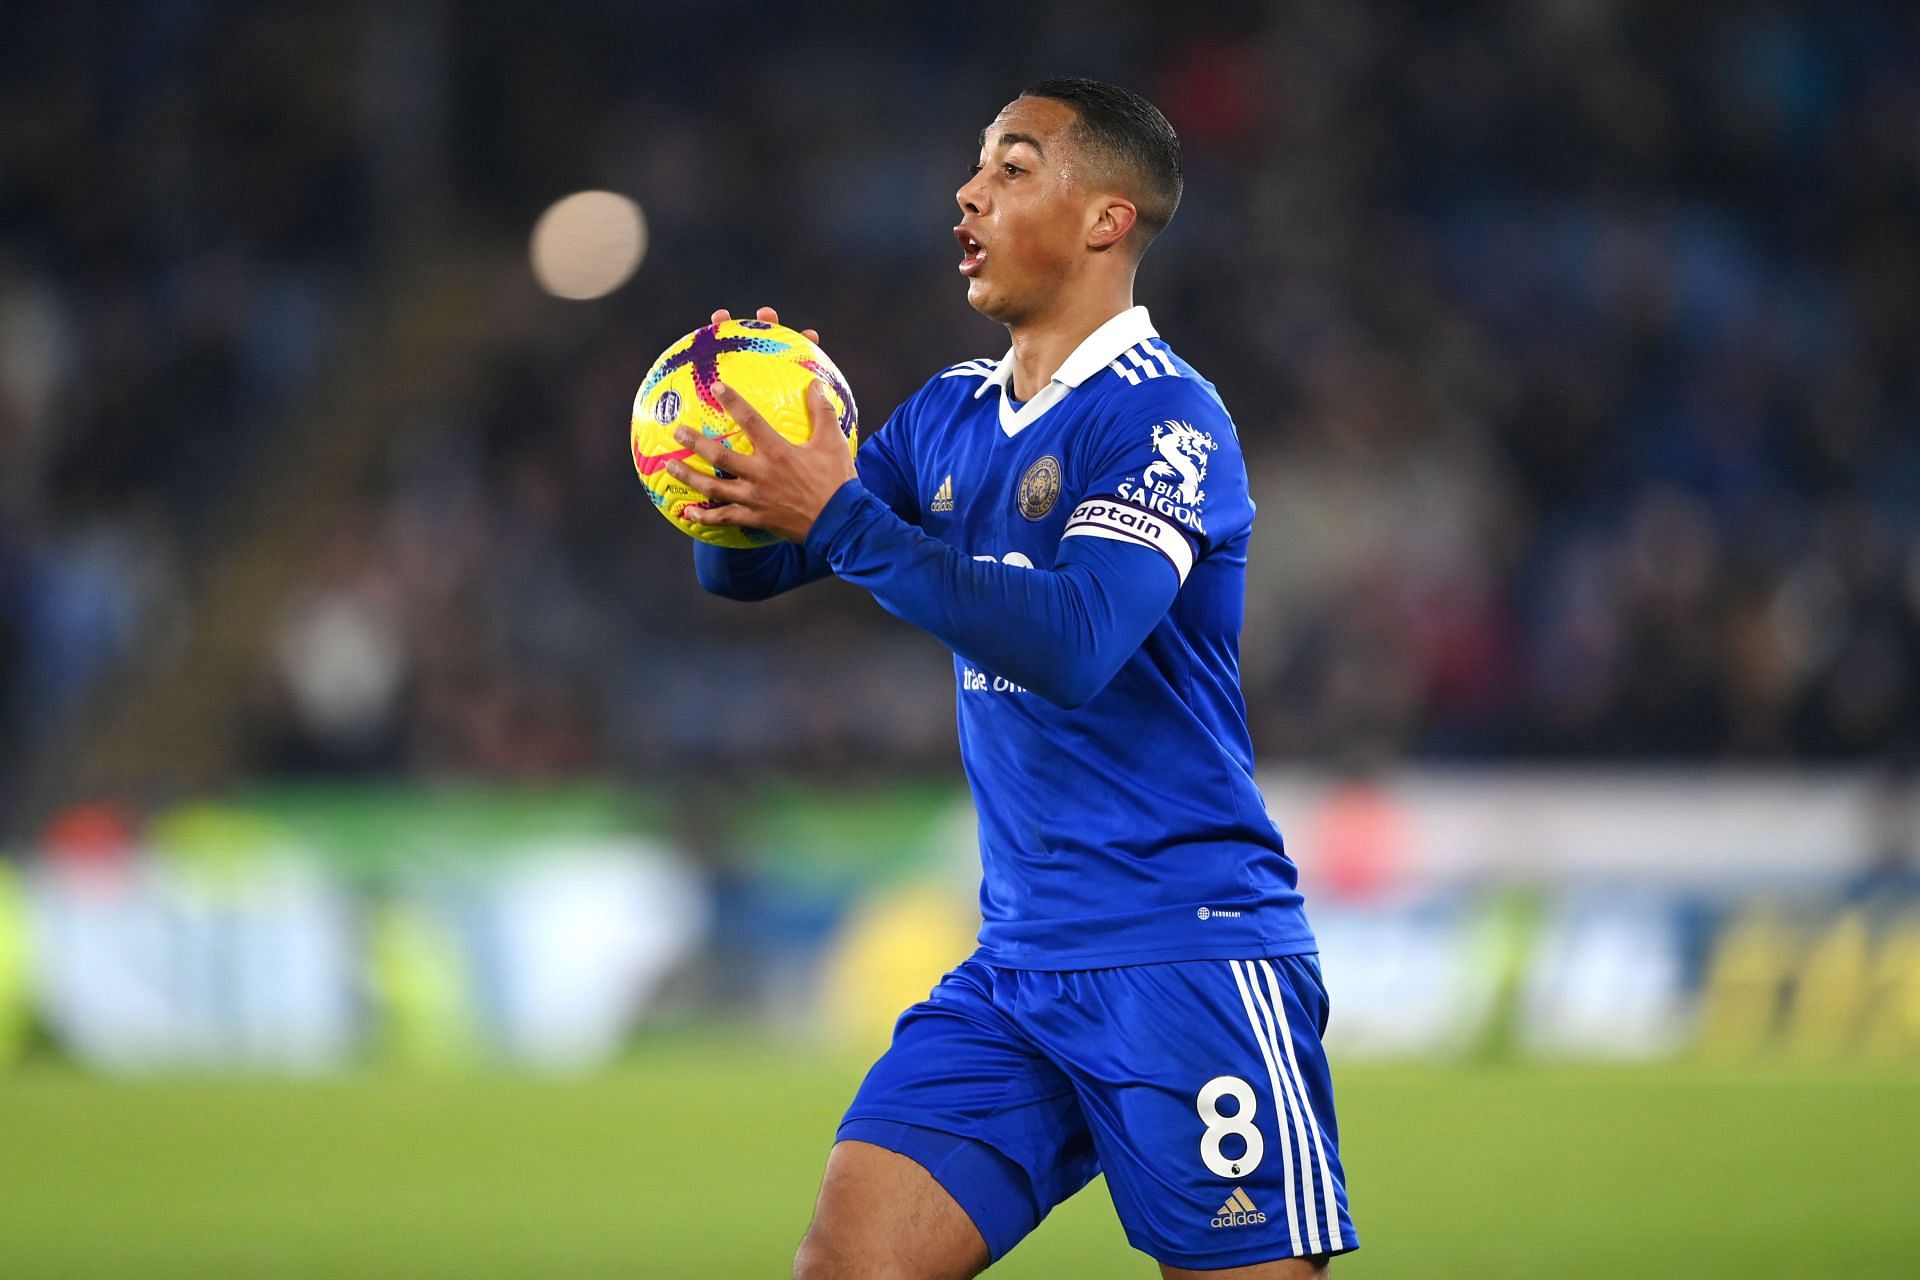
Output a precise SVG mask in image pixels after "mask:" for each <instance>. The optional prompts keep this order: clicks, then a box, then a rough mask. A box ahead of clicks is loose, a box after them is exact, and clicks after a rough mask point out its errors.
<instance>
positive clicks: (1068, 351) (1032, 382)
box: [1007, 280, 1133, 403]
mask: <svg viewBox="0 0 1920 1280" xmlns="http://www.w3.org/2000/svg"><path fill="white" fill-rule="evenodd" d="M1132 305H1133V284H1132V281H1131V280H1129V281H1128V282H1127V283H1126V284H1125V285H1124V286H1121V287H1118V288H1112V289H1082V290H1076V291H1074V294H1073V295H1072V296H1071V297H1069V298H1068V299H1067V300H1065V301H1064V302H1063V304H1062V306H1061V307H1060V309H1059V310H1057V311H1054V312H1052V313H1050V314H1048V315H1046V316H1043V317H1037V318H1035V319H1032V320H1027V321H1023V322H1022V323H1020V324H1010V325H1008V326H1007V333H1008V335H1009V336H1011V337H1012V339H1013V384H1012V386H1011V387H1010V388H1009V389H1010V390H1011V391H1012V392H1013V398H1014V399H1015V400H1018V401H1020V402H1022V403H1025V402H1026V401H1028V400H1031V399H1033V398H1034V397H1035V396H1037V395H1039V394H1040V392H1041V391H1042V390H1044V389H1045V388H1046V385H1047V384H1048V383H1049V382H1052V381H1053V375H1054V374H1056V373H1058V372H1059V371H1060V366H1061V365H1063V364H1065V363H1066V360H1067V357H1068V356H1070V355H1072V354H1073V352H1074V349H1075V348H1076V347H1078V346H1079V345H1080V344H1081V343H1083V342H1085V341H1086V340H1087V335H1088V334H1090V333H1092V332H1093V331H1094V330H1095V329H1098V328H1099V327H1100V326H1101V325H1103V324H1105V323H1106V322H1107V321H1109V320H1111V319H1113V318H1114V317H1115V316H1117V315H1119V314H1120V313H1121V312H1122V311H1125V310H1126V309H1127V308H1129V307H1131V306H1132Z"/></svg>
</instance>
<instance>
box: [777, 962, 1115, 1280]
mask: <svg viewBox="0 0 1920 1280" xmlns="http://www.w3.org/2000/svg"><path fill="white" fill-rule="evenodd" d="M1013 981H1014V980H1013V979H1011V978H1009V977H1008V975H1007V974H1005V973H1004V972H1003V971H999V970H993V969H990V968H988V967H986V966H983V965H979V964H976V963H973V962H971V961H970V962H968V963H966V964H963V965H961V966H960V967H959V968H957V969H955V970H954V971H953V972H952V973H950V974H948V975H947V976H946V977H945V978H944V979H942V980H941V982H940V984H939V985H938V986H937V987H935V988H934V990H933V992H932V993H931V994H930V995H929V996H928V997H927V999H926V1000H923V1001H921V1002H920V1003H919V1004H917V1005H915V1006H914V1007H913V1008H911V1009H909V1010H908V1011H907V1012H906V1013H905V1014H903V1015H901V1018H900V1021H899V1024H898V1025H897V1026H896V1027H895V1028H894V1038H893V1043H892V1045H891V1046H890V1047H889V1048H888V1049H887V1052H886V1053H885V1054H883V1055H881V1058H880V1060H879V1061H878V1062H876V1063H874V1065H873V1069H872V1070H871V1071H869V1072H868V1073H867V1078H866V1079H865V1080H864V1081H862V1082H861V1085H860V1089H859V1092H858V1093H857V1094H856V1095H855V1097H854V1100H853V1102H852V1104H851V1105H850V1106H849V1107H848V1108H847V1114H846V1117H845V1118H844V1119H843V1120H842V1121H841V1123H840V1129H839V1132H838V1133H837V1134H836V1137H837V1138H838V1139H839V1140H840V1142H841V1143H842V1144H843V1147H844V1148H845V1150H844V1152H843V1150H842V1148H836V1149H835V1156H834V1161H835V1163H836V1164H839V1163H841V1162H843V1161H851V1162H854V1163H851V1164H847V1166H846V1168H847V1169H848V1170H850V1171H851V1172H849V1173H848V1174H847V1175H846V1181H845V1187H846V1188H848V1189H846V1190H843V1189H842V1188H841V1187H840V1186H838V1185H836V1184H837V1182H838V1179H837V1178H836V1177H829V1179H828V1185H827V1186H826V1187H825V1188H824V1189H823V1192H822V1206H823V1207H822V1212H821V1213H820V1215H819V1216H818V1217H817V1218H816V1221H815V1224H814V1227H813V1228H812V1229H811V1230H810V1232H809V1236H808V1249H809V1251H810V1252H811V1253H815V1254H821V1255H824V1256H837V1255H839V1254H842V1253H846V1252H848V1251H850V1250H852V1251H858V1250H860V1249H864V1248H873V1249H882V1248H889V1249H890V1248H892V1246H891V1245H887V1244H885V1242H884V1240H880V1239H879V1238H880V1237H883V1236H885V1235H886V1233H887V1232H888V1231H890V1230H892V1226H891V1224H890V1223H888V1222H883V1221H881V1219H883V1218H886V1217H888V1213H887V1211H885V1210H882V1209H879V1208H875V1207H871V1206H870V1205H868V1204H867V1203H866V1202H865V1201H863V1200H862V1198H861V1196H859V1195H857V1194H855V1190H854V1189H857V1188H858V1187H859V1186H860V1185H861V1183H860V1181H859V1179H865V1178H869V1177H873V1178H886V1179H888V1181H886V1182H885V1184H884V1185H885V1186H887V1187H891V1188H893V1189H894V1190H896V1191H899V1192H900V1193H901V1194H916V1195H917V1194H918V1191H917V1190H916V1189H920V1190H924V1189H925V1188H926V1187H927V1186H928V1185H929V1184H933V1185H935V1186H936V1189H937V1190H939V1191H940V1192H942V1193H943V1194H944V1197H945V1200H942V1199H940V1198H939V1197H931V1202H932V1203H933V1204H934V1205H936V1206H938V1207H937V1210H936V1209H928V1210H927V1211H928V1212H929V1213H933V1214H935V1216H936V1217H938V1216H939V1215H940V1214H943V1213H944V1211H945V1207H946V1201H947V1200H950V1201H952V1202H953V1203H954V1204H957V1205H958V1206H959V1208H960V1210H961V1212H962V1213H963V1214H964V1215H965V1217H966V1219H967V1220H968V1221H969V1222H970V1223H971V1224H972V1226H973V1228H974V1231H975V1233H976V1235H977V1238H978V1240H980V1241H984V1242H985V1249H986V1255H985V1259H982V1258H979V1257H978V1256H977V1254H976V1252H975V1250H974V1249H973V1247H972V1244H973V1241H972V1239H970V1240H969V1247H968V1248H966V1249H965V1250H963V1251H962V1252H961V1253H960V1254H958V1255H956V1257H955V1259H954V1262H955V1265H961V1264H967V1265H980V1264H981V1263H983V1262H984V1261H985V1260H989V1259H991V1260H997V1259H999V1258H1000V1257H1002V1256H1004V1255H1005V1254H1006V1253H1007V1251H1008V1250H1010V1249H1012V1248H1013V1247H1014V1245H1016V1244H1018V1243H1019V1242H1020V1241H1021V1240H1022V1239H1024V1238H1025V1237H1026V1235H1027V1233H1028V1232H1030V1231H1032V1230H1033V1229H1034V1227H1036V1226H1037V1225H1039V1223H1040V1220H1041V1219H1042V1218H1044V1217H1045V1216H1046V1215H1047V1213H1048V1211H1049V1210H1051V1209H1052V1208H1053V1206H1054V1205H1056V1204H1058V1203H1060V1202H1061V1201H1062V1200H1064V1199H1066V1198H1067V1197H1068V1196H1070V1195H1072V1194H1073V1193H1074V1192H1076V1191H1078V1190H1079V1189H1080V1188H1081V1187H1083V1186H1085V1185H1086V1184H1087V1182H1088V1181H1089V1180H1090V1179H1091V1178H1092V1177H1093V1175H1094V1174H1095V1173H1096V1172H1097V1171H1098V1165H1097V1163H1096V1162H1095V1159H1094V1153H1093V1140H1092V1135H1091V1134H1090V1133H1089V1132H1088V1128H1087V1122H1086V1118H1085V1116H1084V1115H1082V1114H1081V1111H1080V1102H1079V1097H1078V1094H1077V1092H1076V1090H1075V1088H1074V1086H1073V1083H1072V1081H1070V1080H1069V1079H1068V1078H1067V1077H1066V1075H1065V1074H1064V1073H1062V1072H1061V1070H1060V1069H1059V1067H1057V1066H1056V1065H1054V1064H1053V1063H1052V1062H1050V1061H1048V1060H1047V1058H1046V1057H1045V1056H1044V1055H1043V1054H1041V1053H1040V1052H1039V1050H1038V1049H1037V1048H1036V1047H1035V1046H1034V1044H1033V1043H1032V1042H1031V1041H1030V1040H1029V1039H1028V1038H1027V1037H1026V1036H1025V1035H1024V1033H1022V1032H1021V1031H1020V1030H1019V1029H1018V1027H1017V1026H1016V1025H1015V1024H1014V1023H1013V1021H1012V1020H1011V1019H1010V1018H1008V1017H1007V1016H1006V1015H1005V1013H1004V1012H1003V1007H1002V1001H1003V997H1004V996H1005V995H1006V990H1007V988H1008V985H1009V983H1011V982H1013ZM856 1143H858V1144H866V1146H869V1147H875V1148H880V1149H882V1150H883V1151H885V1152H887V1153H890V1154H892V1155H894V1156H896V1157H900V1158H903V1159H904V1160H905V1161H907V1162H908V1163H910V1164H913V1165H917V1166H918V1167H919V1171H920V1172H918V1173H913V1172H910V1171H901V1170H900V1168H899V1166H898V1164H897V1163H895V1162H889V1161H883V1160H878V1158H877V1157H873V1158H870V1157H868V1156H867V1155H865V1154H864V1153H863V1152H862V1149H861V1148H860V1147H857V1146H854V1145H852V1144H856ZM889 1169H891V1170H893V1171H894V1172H893V1173H892V1174H889V1173H887V1172H886V1171H887V1170H889ZM915 1203H924V1198H923V1200H919V1201H916V1202H915ZM934 1238H935V1240H936V1241H948V1240H949V1239H950V1237H949V1236H948V1235H947V1234H945V1233H941V1234H938V1235H936V1236H935V1237H934ZM850 1274H864V1273H850ZM903 1274H916V1273H903ZM928 1274H941V1275H945V1274H949V1273H948V1272H945V1271H941V1272H929V1273H928ZM952 1274H971V1272H967V1271H956V1272H953V1273H952Z"/></svg>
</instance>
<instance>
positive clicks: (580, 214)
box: [531, 191, 647, 300]
mask: <svg viewBox="0 0 1920 1280" xmlns="http://www.w3.org/2000/svg"><path fill="white" fill-rule="evenodd" d="M646 252H647V220H646V217H645V216H644V215H643V214H642V213H641V212H640V206H639V205H637V204H635V203H634V202H633V201H631V200H629V199H627V197H625V196H623V195H618V194H616V193H615V192H612V191H577V192H575V193H574V194H572V195H570V196H567V197H565V198H564V199H561V200H557V201H555V202H554V203H553V204H552V205H551V206H549V207H548V209H547V211H546V212H545V213H543V214H541V215H540V221H538V222H536V223H534V224H533V244H532V246H531V253H532V258H533V275H534V278H535V279H536V280H538V281H539V282H540V287H541V288H542V289H545V290H546V291H547V292H548V293H550V294H552V295H554V296H555V297H556V298H574V299H578V300H584V299H587V298H603V297H605V296H606V295H607V294H609V293H612V292H613V291H614V290H615V289H618V288H619V287H620V286H621V285H623V284H625V283H626V282H627V281H628V280H629V279H630V278H631V277H632V276H633V273H634V271H635V269H636V268H638V267H639V265H640V259H641V258H642V257H643V256H644V255H645V254H646Z"/></svg>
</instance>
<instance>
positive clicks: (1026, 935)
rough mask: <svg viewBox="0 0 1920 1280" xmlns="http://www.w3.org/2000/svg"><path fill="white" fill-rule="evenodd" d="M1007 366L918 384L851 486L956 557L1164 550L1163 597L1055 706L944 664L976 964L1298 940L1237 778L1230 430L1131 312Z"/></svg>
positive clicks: (1297, 908)
mask: <svg viewBox="0 0 1920 1280" xmlns="http://www.w3.org/2000/svg"><path fill="white" fill-rule="evenodd" d="M1012 369H1013V362H1012V355H1011V353H1009V354H1008V356H1007V358H1005V359H1003V360H1000V361H998V362H995V361H991V360H971V361H967V362H965V363H963V364H957V365H954V366H953V367H951V368H949V369H946V370H943V371H942V372H941V373H939V374H938V375H937V376H935V377H934V378H933V379H932V380H931V381H929V382H928V383H927V385H926V386H925V387H923V388H922V389H921V390H920V391H919V392H917V393H916V394H915V395H914V396H913V397H912V398H911V399H909V400H908V401H907V402H906V403H905V404H903V405H902V406H901V407H900V408H899V409H898V410H897V411H896V412H895V413H894V415H893V416H892V418H890V419H889V420H888V422H887V424H886V425H885V426H884V427H883V428H882V429H881V430H880V431H879V432H878V433H877V434H876V435H875V436H874V437H873V438H872V439H871V440H869V441H868V442H867V443H866V444H865V445H864V446H863V447H862V448H861V450H860V458H859V463H860V475H861V481H862V483H863V484H864V485H865V486H866V487H867V489H868V490H870V491H871V492H872V493H873V494H874V496H876V497H877V498H879V499H880V501H882V502H884V503H885V504H886V505H887V506H889V507H891V508H892V509H893V510H894V511H895V512H896V513H898V514H899V515H900V516H901V517H902V518H903V519H904V520H906V521H907V522H908V523H911V524H915V525H918V526H919V527H920V528H921V529H922V530H923V531H924V532H925V533H927V534H929V535H931V536H933V537H935V538H938V539H940V540H941V541H944V542H946V543H948V544H950V545H951V546H953V547H955V548H957V549H958V550H960V551H963V552H965V553H966V554H968V555H970V556H972V557H973V558H974V559H976V560H987V559H992V560H998V561H999V562H1001V563H1002V564H1006V565H1016V566H1023V567H1026V568H1034V569H1047V568H1049V567H1051V566H1052V565H1053V564H1054V560H1055V556H1056V554H1057V553H1058V551H1059V550H1060V548H1061V546H1062V542H1063V540H1064V539H1068V538H1100V539H1108V540H1111V541H1113V542H1116V543H1122V544H1129V545H1134V546H1138V547H1140V548H1141V549H1142V554H1143V555H1148V554H1153V555H1159V556H1162V557H1164V558H1165V559H1166V561H1167V562H1168V563H1169V564H1171V566H1172V568H1173V570H1174V572H1176V573H1177V574H1178V575H1179V580H1180V587H1179V590H1178V593H1177V594H1176V595H1175V597H1174V601H1173V604H1172V606H1171V608H1169V609H1168V611H1167V612H1166V614H1165V615H1164V616H1163V617H1161V618H1160V620H1159V622H1158V623H1157V624H1156V625H1155V626H1154V627H1153V629H1152V631H1151V633H1150V634H1149V635H1148V636H1147V639H1146V641H1145V643H1144V644H1142V645H1141V646H1140V647H1139V649H1138V650H1137V651H1136V652H1134V653H1133V654H1132V655H1131V656H1130V657H1128V658H1127V659H1126V661H1125V663H1124V664H1123V665H1122V666H1121V668H1120V670H1119V673H1118V674H1117V675H1115V676H1114V678H1113V679H1112V680H1111V681H1110V682H1109V683H1108V684H1107V685H1106V686H1105V687H1104V688H1103V689H1101V690H1100V691H1099V692H1098V693H1096V694H1095V695H1093V696H1092V697H1091V698H1090V699H1089V700H1088V701H1086V702H1085V703H1084V704H1083V705H1079V706H1076V707H1073V708H1071V709H1067V708H1063V707H1061V706H1058V705H1055V704H1054V703H1052V702H1049V701H1047V700H1045V699H1043V698H1041V697H1039V696H1037V695H1036V694H1034V693H1032V692H1031V691H1029V690H1027V689H1025V688H1023V687H1022V686H1020V685H1018V684H1016V683H1014V682H1013V681H1011V680H1009V679H1007V678H1005V677H1004V676H1002V675H1001V674H999V673H997V672H994V671H991V670H984V669H981V668H980V667H979V666H978V665H976V664H975V663H974V662H972V661H969V660H968V659H967V658H965V657H961V656H956V657H955V660H954V678H955V682H956V684H957V699H958V715H959V727H960V754H961V760H962V763H963V765H964V767H965V770H966V774H967V779H968V782H969V784H970V785H971V787H972V790H973V796H974V800H975V803H976V805H977V807H978V810H979V815H980V853H981V861H982V865H983V872H984V877H983V882H982V885H981V891H980V910H981V914H982V917H983V919H984V924H983V926H982V929H981V932H980V943H981V952H980V956H981V958H982V959H983V960H985V961H987V962H988V963H993V964H999V965H1004V966H1008V967H1013V968H1030V969H1089V968H1102V967H1107V966H1112V965H1122V964H1132V963H1140V962H1146V961H1161V960H1197V959H1224V958H1230V957H1241V958H1245V957H1252V956H1278V955H1288V954H1299V953H1303V952H1310V951H1313V950H1314V949H1315V944H1314V940H1313V934H1312V932H1311V930H1310V929H1309V927H1308V925H1307V921H1306V917H1305V914H1304V912H1303V910H1302V907H1301V899H1300V894H1299V893H1298V891H1297V889H1296V887H1295V886H1296V882H1297V875H1296V872H1295V868H1294V866H1293V863H1292V862H1291V861H1290V860H1289V859H1288V857H1287V854H1286V851H1285V847H1284V844H1283V842H1282V839H1281V835H1280V832H1279V830H1278V829H1277V828H1276V827H1275V825H1274V823H1273V821H1272V819H1271V818H1269V816H1268V814H1267V810H1266V805H1265V802H1264V801H1263V799H1262V798H1261V795H1260V792H1259V790H1258V788H1257V787H1256V786H1255V785H1254V779H1253V746H1252V742H1251V740H1250V738H1249V736H1248V732H1247V723H1246V704H1245V701H1244V699H1243V697H1242V694H1241V689H1240V672H1239V636H1240V626H1241V618H1242V613H1243V609H1244V601H1245V594H1246V566H1247V543H1248V538H1249V531H1250V529H1251V527H1252V524H1253V515H1254V508H1253V502H1252V500H1251V498H1250V497H1249V495H1248V491H1247V473H1246V465H1245V462H1244V460H1243V458H1242V456H1241V452H1240V441H1239V438H1238V436H1237V434H1236V432H1235V430H1234V425H1233V420H1232V419H1231V418H1230V417H1229V416H1228V414H1227V411H1226V408H1225V406H1224V405H1222V403H1221V401H1220V397H1219V395H1218V393H1217V392H1216V391H1215V389H1214V387H1213V385H1212V384H1211V383H1209V382H1207V381H1206V379H1204V378H1202V377H1201V376H1200V375H1199V374H1198V373H1197V372H1195V370H1194V368H1193V366H1191V365H1189V364H1188V363H1187V362H1186V361H1184V360H1182V359H1180V358H1179V357H1178V356H1177V355H1175V354H1174V353H1173V351H1172V350H1171V349H1170V348H1169V347H1168V346H1167V344H1166V343H1165V342H1164V341H1162V340H1161V339H1160V338H1159V337H1158V335H1157V334H1156V333H1155V331H1154V329H1153V325H1152V323H1151V321H1150V320H1149V318H1148V316H1147V312H1146V309H1145V308H1143V307H1134V308H1132V309H1131V310H1129V311H1126V312H1123V313H1121V314H1120V315H1118V316H1116V317H1114V318H1113V319H1112V320H1111V321H1109V322H1108V323H1107V324H1105V325H1103V326H1102V327H1101V328H1100V329H1098V330H1096V331H1095V332H1094V333H1093V334H1092V335H1090V336H1089V337H1088V338H1087V340H1086V341H1085V342H1084V343H1082V344H1081V345H1080V347H1079V348H1078V349H1076V350H1075V352H1074V353H1073V354H1072V356H1070V357H1069V358H1068V359H1067V360H1066V361H1065V363H1063V364H1062V366H1061V367H1060V370H1059V372H1058V374H1056V375H1055V377H1054V379H1053V380H1052V382H1051V383H1050V384H1049V385H1048V386H1047V387H1046V388H1044V389H1043V390H1042V391H1041V392H1040V393H1039V394H1037V395H1036V396H1034V397H1033V399H1031V400H1029V401H1027V402H1026V403H1024V404H1021V403H1017V402H1015V401H1014V400H1013V399H1012V388H1011V385H1010V383H1011V378H1012ZM1142 563H1143V565H1144V566H1147V567H1151V566H1152V564H1153V561H1151V560H1144V561H1143V562H1142Z"/></svg>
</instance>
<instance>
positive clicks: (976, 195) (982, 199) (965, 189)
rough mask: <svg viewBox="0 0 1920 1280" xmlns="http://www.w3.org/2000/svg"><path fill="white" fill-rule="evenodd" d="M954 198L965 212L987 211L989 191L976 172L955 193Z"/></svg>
mask: <svg viewBox="0 0 1920 1280" xmlns="http://www.w3.org/2000/svg"><path fill="white" fill-rule="evenodd" d="M953 198H954V200H955V202H956V203H958V204H959V206H960V208H961V210H962V211H963V212H966V213H985V212H986V208H987V193H986V189H985V187H984V186H983V185H982V184H981V182H980V175H979V174H975V175H974V176H973V177H971V178H969V179H967V181H966V182H965V183H963V184H962V185H961V187H960V189H959V190H958V191H956V192H954V193H953Z"/></svg>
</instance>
